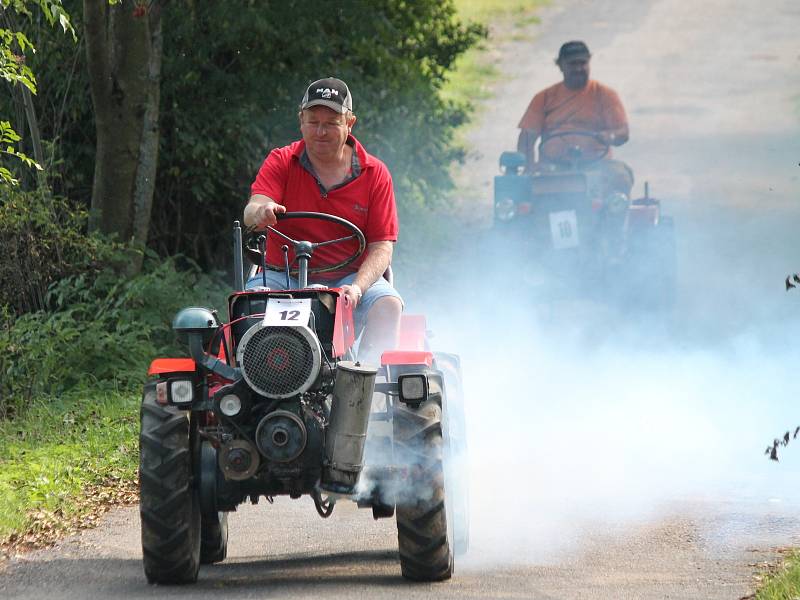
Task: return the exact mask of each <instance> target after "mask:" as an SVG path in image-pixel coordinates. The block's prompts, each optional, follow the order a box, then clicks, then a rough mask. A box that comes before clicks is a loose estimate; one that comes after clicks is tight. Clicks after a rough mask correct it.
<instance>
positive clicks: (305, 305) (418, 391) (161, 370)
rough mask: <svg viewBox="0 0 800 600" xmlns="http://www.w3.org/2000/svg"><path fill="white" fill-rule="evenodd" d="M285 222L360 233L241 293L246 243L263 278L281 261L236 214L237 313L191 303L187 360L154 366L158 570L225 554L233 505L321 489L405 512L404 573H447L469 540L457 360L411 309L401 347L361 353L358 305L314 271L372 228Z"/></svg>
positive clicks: (150, 437) (152, 474)
mask: <svg viewBox="0 0 800 600" xmlns="http://www.w3.org/2000/svg"><path fill="white" fill-rule="evenodd" d="M289 218H305V219H323V220H326V221H333V222H336V223H338V224H339V225H341V226H342V227H343V228H345V229H346V230H349V232H348V233H349V235H347V236H346V237H344V238H339V239H337V240H326V241H321V242H308V241H295V240H290V243H291V244H292V245H293V249H294V255H295V260H294V261H293V265H292V269H293V271H292V273H293V274H295V275H296V276H297V280H298V281H299V285H298V286H297V287H296V288H295V289H289V288H288V286H287V289H269V288H266V287H257V288H255V289H245V285H244V282H245V278H244V269H243V262H244V258H243V256H244V252H245V251H246V252H247V253H248V256H249V257H250V258H251V259H254V260H255V263H257V264H254V265H253V266H252V267H250V271H249V272H250V276H251V277H252V276H253V275H256V274H257V273H258V272H259V271H260V270H262V269H264V268H276V267H274V266H273V265H270V264H269V263H268V262H267V259H266V244H263V245H262V246H260V248H261V249H262V250H263V251H260V250H255V249H253V248H252V247H250V245H248V247H247V248H244V247H243V244H242V230H241V228H240V226H239V223H238V222H236V223H235V224H234V277H235V290H234V291H233V292H232V293H231V295H230V296H229V298H228V317H229V318H228V321H227V323H221V322H220V320H219V318H218V316H217V313H216V312H215V311H213V310H209V309H207V308H199V307H190V308H185V309H183V310H181V311H180V312H179V313H178V314H177V315H176V316H175V319H174V322H173V328H174V330H175V331H176V333H177V335H178V337H179V339H182V340H183V341H184V342H185V343H186V344H188V349H189V354H190V357H184V358H159V359H156V360H154V361H153V362H152V364H151V366H150V369H149V375H150V376H151V379H150V381H149V382H148V383H147V384H146V385H145V387H144V394H143V398H142V405H141V433H140V465H139V478H140V495H141V497H140V514H141V528H142V551H143V560H144V571H145V575H146V577H147V580H148V581H149V582H150V583H159V584H181V583H191V582H194V581H196V579H197V577H198V571H199V567H200V565H201V564H210V563H216V562H219V561H222V560H224V559H225V557H226V554H227V545H228V525H227V515H228V513H229V512H231V511H235V510H236V507H237V505H239V504H241V503H243V502H245V501H246V500H248V499H249V500H250V501H251V502H253V503H257V502H258V500H259V499H260V498H261V497H262V496H263V497H266V499H267V500H269V501H271V500H272V499H273V497H275V496H281V495H285V496H289V497H291V498H300V497H301V496H304V495H309V496H311V498H313V501H314V504H315V506H316V509H317V512H318V513H319V515H320V516H322V517H328V516H329V515H330V514H331V512H332V511H333V509H334V505H335V503H336V502H341V501H344V500H351V501H355V502H357V503H358V506H359V507H362V508H371V510H372V514H373V516H374V518H375V519H378V518H384V517H392V516H395V517H396V520H397V538H398V543H399V561H400V567H401V572H402V575H403V576H404V577H406V578H408V579H412V580H421V581H438V580H443V579H448V578H449V577H450V576H451V574H452V572H453V568H454V556H455V555H456V554H457V553H461V552H463V551H465V550H466V547H467V543H468V529H467V525H468V515H467V488H466V484H465V479H464V478H463V470H464V466H465V464H464V460H465V451H466V440H465V428H464V416H463V398H462V383H461V373H460V364H459V359H458V357H457V356H455V355H452V354H445V353H438V352H432V351H431V350H430V349H429V346H428V342H427V337H426V324H425V318H424V317H422V316H414V315H404V316H403V318H402V324H401V336H400V343H399V347H398V348H395V349H391V350H388V351H386V352H384V353H383V355H382V358H381V364H380V365H369V364H362V363H360V362H357V361H356V360H355V358H356V356H355V353H354V346H355V343H356V332H355V331H354V321H353V311H352V308H351V306H350V305H349V304H347V303H345V301H344V299H343V295H342V293H341V290H340V289H339V288H329V287H325V286H323V285H319V284H309V283H308V275H310V274H311V275H313V274H314V273H315V272H319V269H318V270H317V271H315V269H314V268H309V261H310V259H311V256H312V254H313V252H314V249H315V248H317V247H318V246H320V245H324V244H327V243H340V242H342V241H346V240H356V241H357V242H358V244H357V246H358V248H357V249H356V250H355V251H354V252H353V254H352V255H351V256H350V258H348V260H347V261H346V262H347V263H349V262H352V261H353V260H355V259H356V258H357V257H358V256H359V255H360V254H361V253H362V252H363V251H364V248H365V242H364V236H363V234H362V233H361V231H360V230H359V229H358V228H357V227H356V226H355V225H353V224H352V223H350V222H349V221H345V220H344V219H339V218H337V217H333V216H331V215H327V214H321V213H287V214H285V215H281V216H279V219H289ZM268 229H269V232H266V233H267V234H268V235H272V234H277V235H281V236H282V237H286V236H283V235H282V234H281V233H280V232H279V231H278V230H276V229H274V228H268ZM353 245H354V246H355V245H356V244H353ZM336 266H337V267H341V264H340V265H336ZM284 269H285V271H286V275H287V280H288V275H289V272H290V271H289V269H290V265H289V264H288V261H287V262H285V265H284V267H283V268H280V270H284Z"/></svg>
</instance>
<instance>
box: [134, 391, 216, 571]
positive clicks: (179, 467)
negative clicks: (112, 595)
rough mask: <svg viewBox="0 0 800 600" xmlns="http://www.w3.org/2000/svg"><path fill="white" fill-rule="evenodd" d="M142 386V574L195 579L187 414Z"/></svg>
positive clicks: (195, 519) (196, 516)
mask: <svg viewBox="0 0 800 600" xmlns="http://www.w3.org/2000/svg"><path fill="white" fill-rule="evenodd" d="M155 386H156V384H155V383H149V384H147V385H146V386H145V388H144V394H143V397H142V407H141V413H140V417H141V430H140V434H139V512H140V516H141V521H142V554H143V560H144V572H145V575H146V576H147V581H148V582H149V583H160V584H181V583H194V582H195V581H197V573H198V570H199V568H200V537H201V536H200V507H199V502H198V497H197V491H196V490H195V489H194V486H193V485H192V456H191V443H190V435H189V432H190V421H189V418H188V415H186V414H184V413H181V412H179V411H177V410H176V409H174V408H171V407H164V406H161V405H159V404H158V403H157V402H156V393H155Z"/></svg>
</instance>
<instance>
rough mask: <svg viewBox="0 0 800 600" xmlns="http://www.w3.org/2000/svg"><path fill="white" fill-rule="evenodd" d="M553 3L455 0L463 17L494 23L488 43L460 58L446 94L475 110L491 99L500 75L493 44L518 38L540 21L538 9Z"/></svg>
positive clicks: (449, 80)
mask: <svg viewBox="0 0 800 600" xmlns="http://www.w3.org/2000/svg"><path fill="white" fill-rule="evenodd" d="M549 3H550V2H549V0H455V5H456V10H457V11H458V16H459V18H460V19H461V20H463V21H476V22H479V23H483V24H486V25H491V26H490V32H489V39H488V40H487V41H486V42H484V43H483V44H480V45H478V46H476V47H475V48H472V49H470V50H468V51H467V52H465V53H464V54H462V55H461V56H460V57H459V58H458V59H457V60H456V64H455V68H454V69H453V71H452V72H451V73H450V74H449V76H448V78H447V84H446V85H445V86H444V88H443V90H442V96H443V97H444V98H445V99H447V100H452V101H454V102H457V103H468V104H470V105H471V106H472V107H473V109H476V108H477V105H478V104H479V103H480V102H482V101H485V100H487V99H488V98H491V96H492V91H491V84H492V83H493V82H494V81H496V80H497V78H498V77H499V76H500V72H499V70H498V69H497V65H496V63H495V59H494V56H493V54H492V52H491V47H492V45H493V44H496V43H498V42H502V41H505V40H506V39H516V38H517V37H518V36H520V35H521V34H522V31H523V30H524V29H525V28H526V27H527V26H528V25H531V24H533V23H538V22H539V17H538V16H537V14H536V13H537V11H538V10H539V9H540V8H541V7H542V6H546V5H547V4H549Z"/></svg>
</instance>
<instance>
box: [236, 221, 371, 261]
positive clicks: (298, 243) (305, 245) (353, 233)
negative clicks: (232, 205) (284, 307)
mask: <svg viewBox="0 0 800 600" xmlns="http://www.w3.org/2000/svg"><path fill="white" fill-rule="evenodd" d="M276 217H277V219H278V221H284V220H286V219H318V220H320V221H329V222H331V223H337V224H339V225H341V226H342V227H344V228H345V229H347V230H348V231H349V232H350V235H348V236H345V237H341V238H336V239H333V240H324V241H322V242H307V241H303V240H293V239H292V238H290V237H289V236H288V235H286V234H285V233H282V232H280V231H278V230H277V229H275V228H274V227H272V226H270V225H267V231H269V232H270V233H273V234H275V235H277V236H278V237H280V238H283V239H284V240H286V241H287V242H289V243H290V244H291V245H292V247H293V248H294V252H295V255H298V254H301V253H303V254H308V255H309V256H310V255H311V254H312V253H313V252H314V250H316V249H317V248H320V247H321V246H330V245H331V244H340V243H343V242H347V241H350V240H357V241H358V249H357V250H356V251H355V252H353V253H352V254H350V256H348V257H346V258H345V259H344V260H342V261H339V262H338V263H336V264H333V265H320V266H317V267H310V268H309V269H308V274H309V275H313V274H316V273H329V272H330V271H338V270H339V269H341V268H343V267H346V266H347V265H349V264H350V263H352V262H353V261H354V260H356V259H357V258H358V257H359V256H361V255H362V254H363V253H364V250H365V249H366V247H367V241H366V239H365V238H364V234H363V233H362V232H361V230H360V229H359V228H358V227H357V226H356V225H354V224H353V223H351V222H350V221H348V220H347V219H343V218H341V217H336V216H334V215H329V214H327V213H318V212H303V211H299V212H287V213H283V214H279V215H276ZM262 231H263V230H262ZM262 231H254V232H253V234H254V235H255V234H257V233H261V232H262ZM251 239H252V238H251ZM246 252H247V257H248V258H249V259H250V261H251V262H253V263H254V264H256V265H258V266H261V265H262V258H261V252H260V251H259V250H256V249H254V248H251V247H249V246H248V247H247V249H246ZM265 252H266V250H265ZM266 265H267V268H268V269H269V270H270V271H283V270H284V269H285V266H284V265H272V264H269V263H266ZM294 271H296V269H293V272H294Z"/></svg>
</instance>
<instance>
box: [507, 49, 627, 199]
mask: <svg viewBox="0 0 800 600" xmlns="http://www.w3.org/2000/svg"><path fill="white" fill-rule="evenodd" d="M590 61H591V53H590V52H589V48H588V47H587V46H586V44H585V43H584V42H581V41H571V42H566V43H565V44H563V45H562V46H561V49H560V50H559V53H558V58H557V59H556V64H557V65H558V68H559V69H560V70H561V73H562V74H563V81H562V82H559V83H557V84H555V85H552V86H550V87H548V88H546V89H544V90H542V91H541V92H539V93H538V94H536V95H535V96H534V97H533V100H531V102H530V104H529V105H528V108H527V110H526V111H525V114H524V115H523V116H522V119H521V120H520V122H519V128H520V129H521V131H520V135H519V140H518V142H517V149H518V150H519V151H520V152H522V153H523V154H524V155H525V156H526V158H527V164H528V170H530V171H537V170H548V169H550V170H553V169H557V168H560V167H565V166H572V167H574V166H575V165H576V164H577V166H578V167H581V166H585V165H588V164H590V163H591V164H592V168H593V169H597V170H599V171H601V172H602V173H603V175H604V179H605V180H606V181H605V187H606V191H619V192H623V193H624V194H626V195H628V196H630V191H631V187H632V186H633V173H632V171H631V169H630V168H629V167H628V166H627V165H626V164H625V163H623V162H621V161H617V160H613V159H612V158H611V150H610V146H620V145H622V144H624V143H625V142H627V141H628V135H629V133H628V120H627V117H626V115H625V109H624V107H623V106H622V102H621V101H620V99H619V96H618V95H617V93H616V92H615V91H614V90H612V89H611V88H610V87H608V86H605V85H603V84H602V83H600V82H598V81H595V80H593V79H590V78H589V72H590V68H589V64H590ZM537 140H541V141H540V142H539V148H538V160H535V159H536V156H535V152H534V150H535V146H536V142H537Z"/></svg>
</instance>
